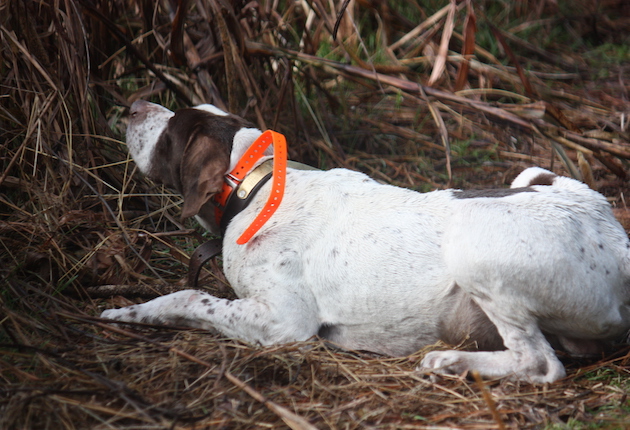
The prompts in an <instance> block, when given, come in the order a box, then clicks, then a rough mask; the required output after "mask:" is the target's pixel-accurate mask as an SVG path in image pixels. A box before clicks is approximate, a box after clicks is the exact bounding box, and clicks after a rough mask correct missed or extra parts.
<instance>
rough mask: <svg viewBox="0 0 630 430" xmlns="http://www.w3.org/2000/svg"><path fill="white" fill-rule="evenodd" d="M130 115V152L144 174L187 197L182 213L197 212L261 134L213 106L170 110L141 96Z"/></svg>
mask: <svg viewBox="0 0 630 430" xmlns="http://www.w3.org/2000/svg"><path fill="white" fill-rule="evenodd" d="M130 115H131V118H130V121H129V125H128V127H127V146H128V147H129V152H130V153H131V156H132V157H133V159H134V160H135V162H136V163H137V164H138V167H139V168H140V170H141V171H142V172H143V173H145V174H146V175H147V176H149V177H150V178H151V179H153V180H155V181H157V182H160V183H163V184H165V185H167V186H169V187H171V188H174V189H175V190H177V191H178V192H179V193H181V194H182V195H183V196H184V207H183V208H182V218H188V217H191V216H194V215H196V214H198V213H199V211H200V209H201V207H202V206H203V205H205V204H206V203H207V202H208V201H209V200H210V199H211V198H212V196H213V195H214V194H215V193H217V192H219V191H221V188H222V186H223V180H224V175H225V174H226V173H228V172H229V171H230V170H231V169H232V168H233V166H234V165H235V164H236V162H237V161H238V160H239V158H240V157H241V155H242V154H243V153H244V152H245V150H247V148H248V147H249V146H250V145H251V144H252V143H253V142H254V140H256V138H257V137H258V136H259V135H260V134H261V132H260V130H258V129H256V128H254V127H253V126H252V125H251V124H250V123H248V122H247V121H245V120H244V119H242V118H240V117H237V116H235V115H231V114H228V113H226V112H224V111H222V110H220V109H218V108H217V107H215V106H212V105H200V106H197V107H195V108H189V109H181V110H178V111H177V112H172V111H170V110H168V109H166V108H165V107H162V106H160V105H157V104H154V103H149V102H145V101H142V100H139V101H136V102H135V103H134V104H133V105H132V106H131V109H130Z"/></svg>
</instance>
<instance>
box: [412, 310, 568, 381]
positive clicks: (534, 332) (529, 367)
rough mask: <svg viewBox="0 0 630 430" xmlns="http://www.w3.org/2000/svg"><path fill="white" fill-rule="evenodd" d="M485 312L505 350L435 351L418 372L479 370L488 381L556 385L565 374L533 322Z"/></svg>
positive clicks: (450, 372) (444, 372) (447, 372)
mask: <svg viewBox="0 0 630 430" xmlns="http://www.w3.org/2000/svg"><path fill="white" fill-rule="evenodd" d="M482 308H483V306H482ZM484 310H485V311H486V313H487V315H488V317H489V318H490V320H491V321H492V322H493V323H494V324H495V325H496V327H497V329H498V331H499V334H500V335H501V337H502V338H503V343H504V345H505V347H506V348H507V349H506V350H505V351H492V352H486V351H480V352H469V351H433V352H430V353H428V354H427V355H426V356H425V358H424V359H423V360H422V363H421V364H420V367H419V368H418V370H421V371H432V372H435V373H442V374H462V373H465V372H467V371H470V370H476V371H478V372H479V374H480V375H481V376H483V377H486V378H502V377H508V378H513V379H517V380H525V381H530V382H535V383H544V382H553V381H556V380H558V379H560V378H563V377H564V376H565V375H566V372H565V370H564V366H563V365H562V363H561V362H560V360H558V358H557V357H556V355H555V353H554V350H553V349H552V348H551V345H550V344H549V342H547V340H546V339H545V336H544V335H543V333H542V332H541V331H540V329H539V328H538V326H537V325H536V324H535V323H534V322H533V321H531V322H525V321H519V322H515V321H507V320H506V319H504V318H500V317H497V315H496V314H494V313H493V312H489V311H488V309H484Z"/></svg>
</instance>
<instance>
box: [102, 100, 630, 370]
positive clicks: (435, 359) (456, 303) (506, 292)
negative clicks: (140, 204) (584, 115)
mask: <svg viewBox="0 0 630 430" xmlns="http://www.w3.org/2000/svg"><path fill="white" fill-rule="evenodd" d="M260 134H261V132H260V131H259V130H257V129H256V128H254V127H252V126H251V125H250V124H249V123H247V122H246V121H245V120H243V119H241V118H239V117H237V116H234V115H231V114H228V113H226V112H223V111H221V110H219V109H218V108H216V107H214V106H212V105H201V106H197V107H196V108H192V109H182V110H179V111H177V112H175V113H173V112H171V111H170V110H168V109H166V108H164V107H162V106H159V105H156V104H152V103H148V102H144V101H137V102H135V103H134V104H133V106H132V107H131V120H130V123H129V128H128V130H127V144H128V146H129V151H130V152H131V155H132V156H133V158H134V160H135V162H136V163H137V164H138V166H139V168H140V170H142V171H143V172H144V173H146V174H147V175H148V176H149V177H151V178H153V179H154V180H156V181H159V182H162V183H164V184H166V185H168V186H171V187H173V188H175V189H176V190H177V191H178V192H180V193H181V194H182V195H183V196H184V206H183V217H190V216H197V218H198V219H199V221H200V222H201V224H202V225H203V226H204V227H206V228H208V229H210V230H212V231H214V232H218V231H219V229H218V225H217V223H216V219H215V212H214V206H213V205H212V202H211V201H210V200H211V199H212V197H213V195H215V193H217V192H218V191H220V190H221V187H222V186H223V183H224V180H225V175H226V173H227V172H230V171H231V169H232V168H233V167H234V166H235V164H236V163H237V161H238V160H239V159H240V157H241V155H242V154H243V153H244V152H245V150H246V149H247V148H248V147H249V146H250V145H251V144H252V142H253V141H255V140H256V139H257V138H258V136H259V135H260ZM270 186H271V185H270V184H269V183H266V184H265V185H264V186H263V187H262V188H261V189H260V191H259V192H258V193H257V194H256V196H255V197H254V198H253V200H252V202H251V204H249V206H247V207H246V208H245V209H244V210H242V211H241V212H240V213H238V214H236V215H235V216H234V217H233V218H232V219H231V221H230V222H229V225H228V226H227V228H226V231H225V233H224V237H223V262H224V270H225V274H226V276H227V279H228V280H229V281H230V283H231V285H232V287H233V288H234V291H235V292H236V294H237V296H238V297H239V299H238V300H233V301H231V300H225V299H220V298H216V297H214V296H212V295H210V294H207V293H205V292H201V291H196V290H186V291H180V292H177V293H174V294H169V295H166V296H163V297H159V298H157V299H155V300H152V301H149V302H147V303H145V304H141V305H135V306H130V307H127V308H123V309H117V310H106V311H105V312H103V314H102V316H103V317H105V318H109V319H112V320H117V321H127V322H134V321H135V322H151V323H165V324H178V325H181V324H185V325H188V326H191V327H200V328H204V329H209V328H214V329H216V330H218V331H220V332H221V333H223V334H224V335H226V336H229V337H233V338H238V339H242V340H245V341H248V342H251V343H255V344H262V345H270V344H277V343H283V342H292V341H298V340H305V339H308V338H310V337H312V336H314V335H319V336H321V337H323V338H325V339H329V340H331V341H333V342H335V343H337V344H339V345H341V346H343V347H345V348H349V349H356V350H367V351H373V352H377V353H382V354H389V355H405V354H410V353H413V352H415V351H417V350H418V349H420V348H422V347H424V346H426V345H431V344H433V343H435V342H436V341H438V340H442V341H444V342H446V343H449V344H459V343H460V342H464V341H474V342H476V344H477V345H478V347H479V349H480V350H481V351H459V350H458V351H454V350H453V351H434V352H430V353H429V354H427V355H426V357H425V358H424V360H423V361H422V363H421V365H420V369H422V370H431V371H434V372H438V373H456V374H459V373H463V372H465V371H467V370H472V369H476V370H477V371H479V373H480V374H481V375H482V376H485V377H491V378H492V377H511V378H513V379H518V380H526V381H531V382H551V381H555V380H557V379H559V378H562V377H564V376H565V369H564V367H563V365H562V363H561V362H560V361H559V360H558V358H557V357H556V355H555V353H554V349H553V348H552V346H551V345H552V344H553V345H554V347H557V348H561V349H564V350H565V351H567V352H568V353H570V354H573V355H589V354H596V353H598V352H600V351H601V350H602V348H603V346H604V345H606V343H607V342H608V341H611V340H616V339H619V338H622V339H624V338H625V337H626V336H627V333H628V330H629V329H630V242H629V240H628V237H627V235H626V233H625V232H624V230H623V229H622V227H621V225H620V224H619V223H618V222H617V221H616V220H615V218H614V217H613V214H612V212H611V208H610V206H609V204H608V203H607V202H606V200H605V198H604V197H603V196H602V195H600V194H599V193H597V192H595V191H592V190H591V189H589V188H588V187H587V186H586V185H584V184H582V183H580V182H578V181H575V180H572V179H569V178H565V177H559V176H556V175H555V174H553V173H551V172H549V171H547V170H543V169H540V168H530V169H527V170H525V171H524V172H522V173H521V174H520V175H519V176H518V177H517V178H516V179H515V180H514V182H513V183H512V188H511V189H499V190H489V191H478V190H477V191H460V190H444V191H434V192H430V193H426V194H420V193H417V192H414V191H411V190H407V189H402V188H398V187H394V186H389V185H382V184H380V183H378V182H376V181H374V180H372V179H370V178H369V177H367V176H366V175H364V174H361V173H357V172H353V171H350V170H345V169H333V170H329V171H308V170H296V169H291V168H289V169H287V178H286V190H285V194H284V200H283V201H282V203H281V204H280V205H279V207H278V209H277V211H276V212H275V214H273V215H272V217H271V218H270V219H269V221H268V222H267V223H266V224H265V225H264V226H263V227H262V228H261V229H260V231H258V233H256V235H254V236H253V237H252V239H251V240H250V241H249V242H248V243H246V244H244V245H238V244H237V243H236V240H237V238H238V237H239V236H240V235H241V233H242V232H243V231H244V230H245V229H246V228H247V227H248V226H249V225H250V224H251V223H252V220H253V219H254V218H255V217H256V215H257V214H258V213H259V212H260V211H261V208H262V207H263V205H264V203H265V201H266V200H267V197H268V195H269V192H270V191H269V189H270Z"/></svg>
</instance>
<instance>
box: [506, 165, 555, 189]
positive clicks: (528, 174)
mask: <svg viewBox="0 0 630 430" xmlns="http://www.w3.org/2000/svg"><path fill="white" fill-rule="evenodd" d="M557 178H558V175H556V174H555V173H553V172H550V171H549V170H545V169H543V168H541V167H530V168H528V169H525V170H523V171H522V172H521V174H520V175H518V176H517V177H516V178H515V179H514V181H512V185H511V186H510V188H525V187H531V186H532V185H554V182H555V181H556V179H557Z"/></svg>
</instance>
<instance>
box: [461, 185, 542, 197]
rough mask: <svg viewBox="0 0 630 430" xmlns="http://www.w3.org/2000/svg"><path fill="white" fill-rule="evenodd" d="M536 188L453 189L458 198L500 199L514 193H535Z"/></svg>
mask: <svg viewBox="0 0 630 430" xmlns="http://www.w3.org/2000/svg"><path fill="white" fill-rule="evenodd" d="M535 192H536V190H534V189H533V188H530V187H525V188H496V189H490V190H465V191H459V190H455V191H453V197H455V198H456V199H479V198H489V199H493V198H494V199H499V198H502V197H508V196H513V195H514V194H520V193H535Z"/></svg>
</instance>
